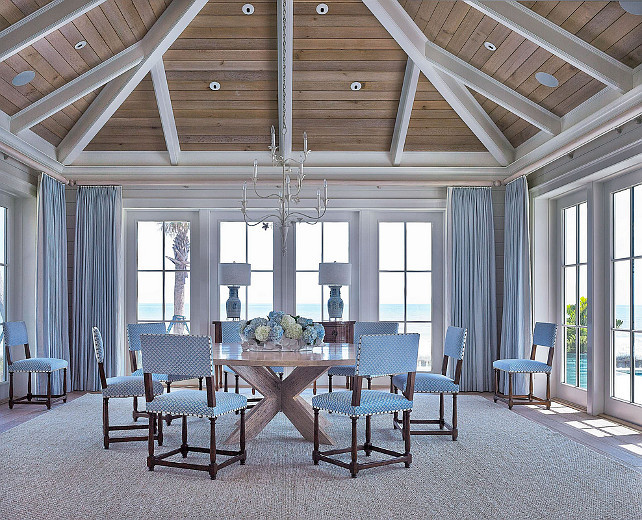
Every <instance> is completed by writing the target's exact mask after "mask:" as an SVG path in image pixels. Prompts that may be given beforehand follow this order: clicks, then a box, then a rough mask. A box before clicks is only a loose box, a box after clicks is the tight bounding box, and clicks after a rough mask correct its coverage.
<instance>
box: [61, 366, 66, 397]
mask: <svg viewBox="0 0 642 520" xmlns="http://www.w3.org/2000/svg"><path fill="white" fill-rule="evenodd" d="M62 395H64V397H63V398H62V402H63V403H66V402H67V368H63V369H62Z"/></svg>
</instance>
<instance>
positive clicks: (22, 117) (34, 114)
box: [11, 43, 144, 134]
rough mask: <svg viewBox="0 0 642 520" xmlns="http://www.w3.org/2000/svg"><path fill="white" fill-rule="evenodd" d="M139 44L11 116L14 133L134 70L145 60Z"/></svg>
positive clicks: (29, 126)
mask: <svg viewBox="0 0 642 520" xmlns="http://www.w3.org/2000/svg"><path fill="white" fill-rule="evenodd" d="M143 57H144V56H143V51H142V48H141V46H140V45H139V44H138V43H135V44H134V45H132V46H131V47H127V48H126V49H125V50H123V51H121V52H119V53H118V54H116V55H115V56H113V57H111V58H109V59H108V60H106V61H104V62H102V63H101V64H99V65H96V66H95V67H94V68H93V69H91V70H88V71H87V72H85V73H84V74H83V75H81V76H79V77H77V78H76V79H74V80H72V81H70V82H69V83H66V84H65V85H63V86H62V87H60V88H58V89H56V90H54V91H53V92H52V93H51V94H48V95H46V96H45V97H43V98H41V99H39V100H38V101H36V102H35V103H32V104H31V105H29V106H28V107H25V108H23V109H22V110H21V111H20V112H18V113H16V114H14V115H13V116H12V117H11V131H12V132H13V133H14V134H15V133H18V132H20V131H22V130H25V129H27V128H31V127H32V126H34V125H37V124H38V123H40V121H44V120H45V119H47V118H48V117H49V116H51V115H52V114H55V113H56V112H58V111H60V110H62V109H63V108H65V107H66V106H69V105H71V104H72V103H73V102H74V101H77V100H78V99H80V98H81V97H83V96H85V95H87V94H89V93H90V92H93V91H94V90H96V89H97V88H98V87H101V86H103V85H104V84H105V83H108V82H110V81H111V80H112V79H114V78H116V77H118V76H120V75H121V74H123V73H124V72H127V71H128V70H130V69H132V68H134V67H135V66H136V65H138V64H139V63H140V62H141V61H142V60H143Z"/></svg>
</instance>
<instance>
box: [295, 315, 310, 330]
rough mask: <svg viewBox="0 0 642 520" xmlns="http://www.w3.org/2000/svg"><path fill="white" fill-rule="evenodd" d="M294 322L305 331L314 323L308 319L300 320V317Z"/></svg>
mask: <svg viewBox="0 0 642 520" xmlns="http://www.w3.org/2000/svg"><path fill="white" fill-rule="evenodd" d="M296 322H297V323H298V324H299V325H301V327H303V328H304V329H305V328H306V327H309V326H310V325H314V321H313V320H311V319H309V318H302V317H301V316H299V317H298V318H297V320H296Z"/></svg>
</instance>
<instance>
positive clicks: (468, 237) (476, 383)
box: [448, 188, 497, 392]
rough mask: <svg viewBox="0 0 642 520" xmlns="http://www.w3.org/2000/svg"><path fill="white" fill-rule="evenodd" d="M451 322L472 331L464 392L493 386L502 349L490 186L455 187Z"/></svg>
mask: <svg viewBox="0 0 642 520" xmlns="http://www.w3.org/2000/svg"><path fill="white" fill-rule="evenodd" d="M448 221H449V239H450V253H451V258H450V262H451V265H450V272H451V276H450V277H451V294H450V324H451V325H453V326H455V327H465V328H466V329H468V336H467V339H466V350H465V353H464V361H463V367H462V374H461V385H460V388H461V390H462V391H469V392H470V391H473V392H474V391H477V392H485V391H489V390H490V389H491V388H492V363H493V361H494V360H495V357H496V352H497V351H496V349H497V309H496V300H495V233H494V229H493V203H492V199H491V190H490V188H450V189H449V200H448Z"/></svg>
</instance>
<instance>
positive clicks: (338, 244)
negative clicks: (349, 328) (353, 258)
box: [295, 222, 350, 320]
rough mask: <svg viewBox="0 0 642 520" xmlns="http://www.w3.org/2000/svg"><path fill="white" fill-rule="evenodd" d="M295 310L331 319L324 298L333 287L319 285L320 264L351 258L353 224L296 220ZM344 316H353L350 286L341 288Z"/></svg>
mask: <svg viewBox="0 0 642 520" xmlns="http://www.w3.org/2000/svg"><path fill="white" fill-rule="evenodd" d="M295 237H296V313H297V314H299V315H301V316H305V317H306V318H310V319H313V320H326V319H328V309H327V306H326V304H325V302H327V301H328V298H329V297H330V288H329V287H326V286H323V287H322V286H320V285H319V264H320V263H323V262H349V261H350V224H349V223H348V222H319V223H317V224H307V223H305V222H299V223H297V224H296V235H295ZM341 299H342V300H343V305H344V307H343V319H346V320H347V319H348V318H349V316H350V287H342V288H341Z"/></svg>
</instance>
